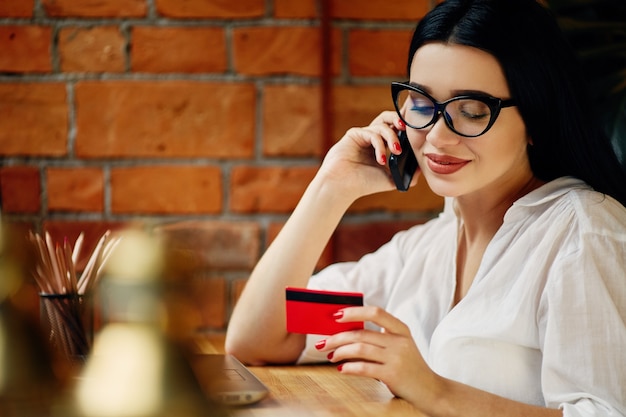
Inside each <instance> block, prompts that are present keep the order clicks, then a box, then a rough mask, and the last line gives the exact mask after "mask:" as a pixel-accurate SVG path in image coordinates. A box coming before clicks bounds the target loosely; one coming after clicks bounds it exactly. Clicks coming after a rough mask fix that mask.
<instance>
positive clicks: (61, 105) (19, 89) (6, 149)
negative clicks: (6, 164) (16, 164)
mask: <svg viewBox="0 0 626 417" xmlns="http://www.w3.org/2000/svg"><path fill="white" fill-rule="evenodd" d="M0 126H2V129H0V154H1V155H30V156H35V155H40V156H61V155H65V154H66V153H67V129H68V115H67V104H66V90H65V85H63V84H57V83H50V84H48V83H46V84H37V83H33V84H31V83H24V84H0Z"/></svg>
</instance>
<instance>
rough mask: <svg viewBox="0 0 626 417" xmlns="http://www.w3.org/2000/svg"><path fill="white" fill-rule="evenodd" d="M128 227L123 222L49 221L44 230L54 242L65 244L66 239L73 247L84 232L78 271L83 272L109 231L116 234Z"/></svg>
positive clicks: (44, 225)
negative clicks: (99, 242)
mask: <svg viewBox="0 0 626 417" xmlns="http://www.w3.org/2000/svg"><path fill="white" fill-rule="evenodd" d="M125 227H127V224H125V223H122V222H106V221H66V220H50V219H47V220H45V221H44V223H43V230H44V231H47V232H48V233H50V237H51V238H52V241H53V242H58V243H63V242H64V241H65V239H67V241H68V242H69V243H70V245H71V246H72V247H74V244H75V242H76V239H77V238H78V236H79V235H80V233H81V232H82V233H83V234H84V240H83V246H82V249H81V251H80V253H79V257H78V262H77V270H79V271H82V270H83V268H84V267H85V265H86V264H87V261H88V260H89V258H90V257H91V255H92V253H93V251H94V249H95V248H96V245H97V244H98V241H99V240H100V239H101V238H102V235H104V233H105V232H106V231H107V230H110V231H111V232H113V233H116V232H118V231H120V230H122V229H124V228H125Z"/></svg>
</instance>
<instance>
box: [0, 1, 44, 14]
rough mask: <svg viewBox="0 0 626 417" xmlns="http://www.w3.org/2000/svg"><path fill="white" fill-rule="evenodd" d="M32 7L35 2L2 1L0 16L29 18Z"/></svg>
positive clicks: (0, 3)
mask: <svg viewBox="0 0 626 417" xmlns="http://www.w3.org/2000/svg"><path fill="white" fill-rule="evenodd" d="M34 7H35V0H2V1H1V2H0V16H2V17H31V16H32V15H33V9H34Z"/></svg>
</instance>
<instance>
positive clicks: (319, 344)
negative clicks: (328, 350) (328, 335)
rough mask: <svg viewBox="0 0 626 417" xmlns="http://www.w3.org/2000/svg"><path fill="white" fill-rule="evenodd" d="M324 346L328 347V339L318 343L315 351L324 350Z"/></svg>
mask: <svg viewBox="0 0 626 417" xmlns="http://www.w3.org/2000/svg"><path fill="white" fill-rule="evenodd" d="M324 346H326V339H322V340H320V341H319V342H317V343H316V344H315V349H317V350H322V349H324Z"/></svg>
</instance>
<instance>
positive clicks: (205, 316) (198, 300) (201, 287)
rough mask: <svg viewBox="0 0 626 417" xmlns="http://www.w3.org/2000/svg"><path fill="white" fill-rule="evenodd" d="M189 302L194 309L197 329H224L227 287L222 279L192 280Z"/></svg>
mask: <svg viewBox="0 0 626 417" xmlns="http://www.w3.org/2000/svg"><path fill="white" fill-rule="evenodd" d="M192 289H193V292H192V294H190V295H191V298H190V301H191V302H192V303H193V305H194V306H195V307H196V309H197V311H198V313H199V317H200V322H199V323H198V328H199V329H223V328H224V327H226V305H227V296H228V295H227V294H228V293H227V287H226V281H225V280H224V278H213V277H206V278H204V279H197V280H194V282H193V284H192Z"/></svg>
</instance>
